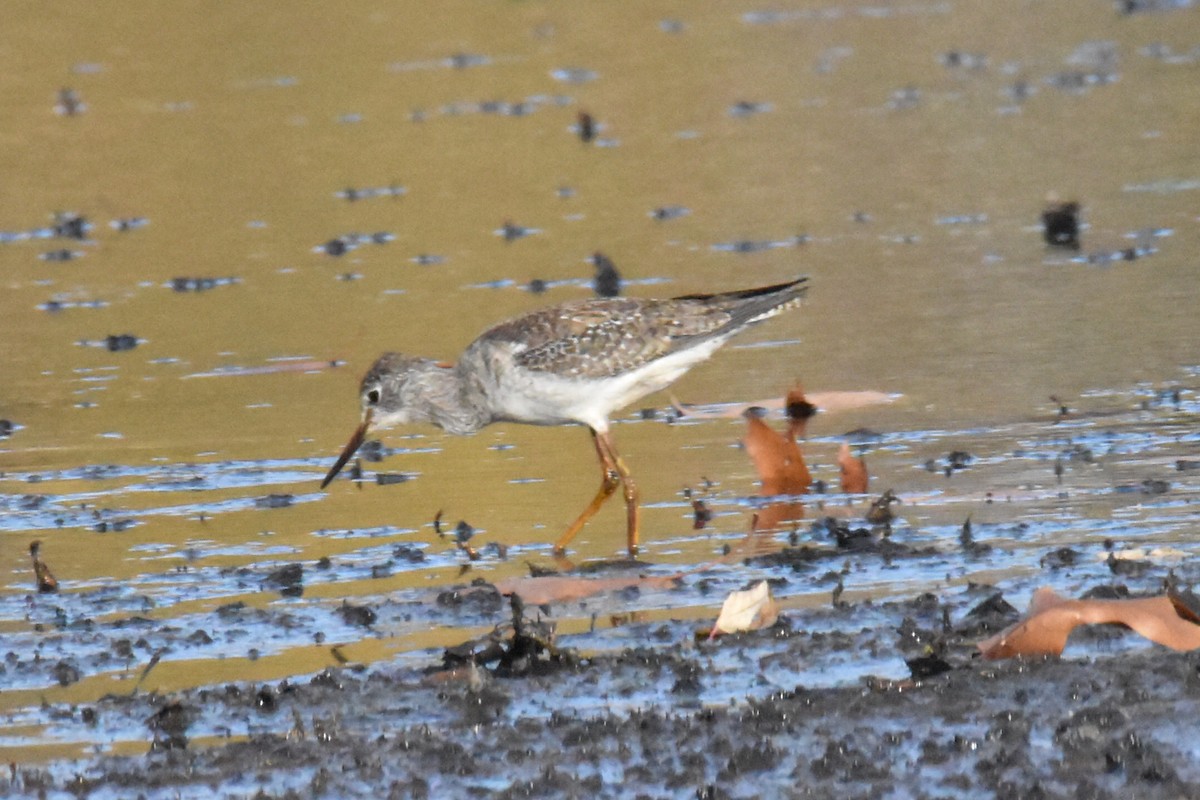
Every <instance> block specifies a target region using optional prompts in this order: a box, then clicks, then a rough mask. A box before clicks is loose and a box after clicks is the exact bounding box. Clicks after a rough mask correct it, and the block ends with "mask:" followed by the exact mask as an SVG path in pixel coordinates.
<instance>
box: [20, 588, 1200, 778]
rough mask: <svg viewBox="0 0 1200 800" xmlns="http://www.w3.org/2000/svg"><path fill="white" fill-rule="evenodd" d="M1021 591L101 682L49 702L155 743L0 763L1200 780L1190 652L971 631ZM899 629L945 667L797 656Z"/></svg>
mask: <svg viewBox="0 0 1200 800" xmlns="http://www.w3.org/2000/svg"><path fill="white" fill-rule="evenodd" d="M1110 588H1111V587H1110ZM526 613H527V614H528V613H529V612H528V611H527V612H526ZM1012 613H1013V612H1012V609H1011V608H1007V609H1006V608H1005V604H1004V603H1003V602H1002V601H1001V600H1000V599H999V597H998V593H995V592H994V591H993V590H992V589H990V588H987V587H973V588H970V589H968V590H965V591H963V592H962V593H960V594H959V595H957V596H954V597H951V598H948V599H945V600H941V601H940V600H939V599H937V598H935V597H933V596H931V595H930V596H923V597H918V598H914V599H912V600H910V601H908V602H897V603H887V604H880V605H873V604H864V605H863V606H841V607H837V608H829V609H824V610H813V611H811V612H808V613H805V614H796V613H789V614H788V615H786V617H785V618H783V619H781V620H780V622H779V623H778V624H777V625H776V626H775V627H773V628H771V629H769V630H765V631H759V632H755V633H751V634H741V635H735V636H729V637H721V638H718V639H717V640H715V641H711V642H709V641H706V640H703V639H697V638H696V637H695V636H694V634H695V628H694V626H692V625H689V624H685V623H664V624H651V625H634V626H630V627H629V628H627V629H625V630H624V631H623V632H624V634H625V635H626V636H627V637H629V638H631V639H637V640H640V641H641V642H642V644H640V645H638V646H631V647H627V648H621V649H619V650H616V651H613V652H608V653H601V654H592V655H585V654H584V653H583V652H581V651H578V650H575V649H573V648H571V647H569V646H567V647H562V648H555V649H552V650H542V651H541V652H538V650H539V648H538V647H537V646H530V642H529V641H528V640H524V641H523V640H521V639H520V638H519V637H517V636H515V635H514V634H513V633H512V631H508V632H506V633H505V634H504V635H503V636H502V637H501V647H500V650H502V651H503V652H504V657H503V658H500V659H498V660H496V661H493V662H492V663H491V664H485V665H484V666H472V665H466V666H462V665H460V666H458V667H455V668H451V669H439V668H435V667H433V666H430V667H429V668H426V669H411V668H396V667H377V668H371V669H356V668H354V667H353V666H352V665H347V666H346V667H343V668H339V669H331V670H326V671H324V672H321V673H320V674H318V675H316V676H313V677H311V678H302V679H293V680H288V681H283V682H279V683H275V684H270V685H244V684H229V685H226V686H214V687H211V688H207V689H201V690H189V691H184V692H179V693H174V694H169V695H164V696H158V695H141V696H135V697H128V696H123V697H113V696H110V697H106V698H104V699H102V700H101V701H99V702H97V703H94V704H89V705H87V706H85V707H76V708H60V709H54V713H55V715H56V716H57V717H59V719H60V722H59V724H60V725H62V726H66V727H71V726H87V727H90V728H92V729H93V733H95V732H98V731H103V730H104V729H106V728H107V729H111V730H114V731H117V730H128V729H131V728H133V729H136V728H139V727H140V728H141V729H142V731H143V733H144V737H145V742H144V745H145V747H146V749H147V754H145V755H138V756H126V757H114V756H107V757H98V758H95V759H93V760H90V761H79V762H75V763H69V764H68V763H60V764H56V765H54V766H51V767H49V768H35V767H30V768H21V769H17V770H16V772H15V774H14V776H13V777H11V778H10V779H9V780H8V781H7V782H5V783H3V784H0V786H3V787H4V788H5V789H6V790H7V791H9V792H12V793H25V794H28V795H39V794H41V795H46V796H70V795H76V796H87V797H130V796H134V795H135V794H136V795H139V796H146V797H176V796H182V797H206V796H217V797H240V796H256V797H312V796H328V797H338V796H361V795H364V794H370V795H372V796H382V797H472V796H497V797H558V796H562V797H584V796H605V797H608V796H612V797H666V796H670V797H757V796H812V797H835V796H836V797H863V798H868V797H871V798H877V797H981V796H998V797H1023V798H1029V797H1113V798H1118V797H1120V798H1128V797H1195V796H1197V795H1198V794H1200V758H1198V753H1197V745H1196V740H1195V737H1194V736H1193V735H1192V734H1193V732H1194V720H1195V719H1196V717H1197V714H1200V655H1197V654H1194V653H1193V654H1186V655H1181V654H1175V653H1169V652H1165V651H1163V650H1161V649H1156V650H1150V649H1148V648H1146V647H1143V646H1142V645H1141V644H1138V643H1136V642H1132V641H1125V639H1126V638H1127V637H1126V636H1125V635H1124V634H1121V633H1118V632H1113V631H1103V632H1093V633H1089V634H1087V635H1085V636H1083V637H1082V639H1083V640H1084V641H1085V642H1088V641H1090V642H1091V644H1092V645H1093V646H1099V647H1100V648H1101V649H1102V650H1106V651H1107V653H1106V654H1103V655H1098V656H1096V657H1094V658H1073V659H1066V660H1040V659H1039V660H1033V661H1024V660H1014V661H1007V662H983V661H980V660H979V659H977V658H975V657H974V656H973V654H972V653H971V650H972V647H971V643H972V642H973V641H974V639H975V637H976V636H977V635H979V634H981V633H984V632H987V631H990V630H994V629H996V627H997V626H999V625H1002V624H1004V622H1006V621H1007V620H1008V619H1009V618H1010V616H1011V615H1012ZM534 616H536V612H535V614H534ZM864 619H870V620H872V621H873V623H875V624H873V625H872V626H871V628H863V627H861V621H862V620H864ZM947 626H948V627H947ZM523 627H524V628H526V629H528V628H531V627H532V628H537V627H538V626H537V625H535V624H532V623H528V622H527V624H526V625H525V626H523ZM521 636H534V635H533V634H530V633H528V632H527V631H526V632H523V633H522V634H521ZM535 638H536V636H535ZM1122 644H1128V645H1130V650H1129V651H1128V652H1124V653H1114V652H1113V651H1114V650H1115V649H1120V647H1121V646H1122ZM897 650H900V651H907V652H908V654H909V655H910V657H911V658H912V659H914V660H913V661H912V662H911V663H910V666H911V668H912V670H913V672H914V674H924V673H932V672H936V673H937V674H932V675H927V676H926V677H921V678H912V677H908V678H901V679H888V678H878V677H864V678H862V679H860V680H858V681H855V682H851V683H849V684H847V685H841V686H833V687H826V688H821V687H819V686H815V685H811V684H806V683H804V682H800V683H797V682H795V681H794V680H792V679H791V677H792V676H794V675H795V672H796V669H795V668H796V667H797V666H798V665H808V666H811V665H814V664H828V663H831V662H832V661H836V660H838V659H839V658H846V657H849V658H855V659H864V660H867V661H870V660H872V659H874V658H877V657H880V656H885V657H886V655H887V654H890V653H894V652H896V651H897ZM930 654H935V655H930ZM447 661H448V662H452V661H454V659H452V658H449V657H447ZM717 698H722V699H720V700H719V701H718V700H717Z"/></svg>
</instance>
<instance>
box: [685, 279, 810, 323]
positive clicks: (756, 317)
mask: <svg viewBox="0 0 1200 800" xmlns="http://www.w3.org/2000/svg"><path fill="white" fill-rule="evenodd" d="M807 291H808V276H807V275H801V276H800V277H799V278H796V279H795V280H792V281H788V282H787V283H777V284H775V285H773V286H760V287H758V288H756V289H742V290H740V291H734V292H721V293H719V294H687V295H683V296H681V297H676V298H674V299H676V300H699V301H701V302H703V303H704V304H705V305H709V306H715V307H717V308H721V309H723V310H725V311H728V312H729V314H730V316H731V317H732V319H731V320H730V323H731V324H730V327H732V328H741V327H744V326H746V325H751V324H753V323H755V322H761V321H762V320H764V319H770V318H771V317H774V316H776V315H777V314H782V313H783V312H784V311H787V310H789V309H792V308H795V307H796V306H798V305H800V300H801V299H802V298H803V297H804V294H805V292H807Z"/></svg>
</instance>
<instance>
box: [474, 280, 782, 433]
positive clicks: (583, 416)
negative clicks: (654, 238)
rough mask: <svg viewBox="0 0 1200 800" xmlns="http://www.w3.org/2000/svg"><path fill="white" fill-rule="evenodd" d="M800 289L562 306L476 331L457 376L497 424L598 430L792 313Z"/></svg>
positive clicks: (599, 300) (594, 301)
mask: <svg viewBox="0 0 1200 800" xmlns="http://www.w3.org/2000/svg"><path fill="white" fill-rule="evenodd" d="M805 281H806V279H805V278H800V279H799V280H796V281H792V282H789V283H785V284H779V285H776V286H769V287H764V288H761V289H751V290H746V291H741V292H728V293H724V294H713V295H687V296H683V297H676V298H671V299H667V300H652V299H639V298H593V299H588V300H579V301H574V302H569V303H563V304H560V305H557V306H552V307H549V308H545V309H541V310H538V311H534V312H531V313H529V314H526V315H524V316H521V317H516V318H514V319H511V320H508V321H507V322H502V323H500V324H499V325H496V326H495V327H493V328H491V329H489V330H487V331H485V332H484V333H483V334H482V335H480V336H479V338H478V339H476V340H475V341H474V342H473V343H472V344H471V345H470V346H469V347H468V348H467V349H466V351H465V352H464V353H463V357H462V360H461V361H460V370H461V373H462V375H463V376H464V380H465V381H466V383H467V384H468V386H469V389H468V391H470V392H471V393H472V394H474V395H475V396H476V397H478V398H487V401H486V402H487V404H488V406H489V407H490V408H491V409H492V412H493V414H494V416H495V418H496V419H509V420H515V421H519V422H532V423H540V424H558V423H562V422H583V423H585V424H588V425H591V426H592V427H594V428H598V429H600V428H603V426H604V424H605V422H604V420H605V418H606V417H607V415H608V414H610V413H611V412H612V411H613V410H615V409H617V408H621V407H623V406H625V405H627V404H629V403H631V402H633V401H634V400H637V399H638V398H640V397H643V396H645V395H647V394H650V393H652V392H655V391H658V390H660V389H662V388H665V387H666V386H668V385H669V384H670V383H672V382H673V381H675V380H677V379H678V378H679V377H680V376H681V375H683V373H685V372H686V371H687V370H688V369H690V368H691V367H692V366H694V365H695V364H697V363H699V362H700V361H703V360H704V359H706V358H708V357H709V356H710V355H712V353H713V352H714V351H716V350H717V348H719V347H720V346H721V345H722V344H724V343H725V342H726V341H727V340H728V339H729V338H730V337H732V336H733V335H734V334H736V333H738V332H739V331H742V330H744V329H745V328H747V327H749V326H751V325H753V324H755V323H757V322H760V321H762V320H764V319H767V318H769V317H771V316H775V315H776V314H779V313H782V311H784V310H785V309H787V308H790V307H792V306H794V305H796V304H797V303H798V302H799V299H800V297H801V296H802V295H803V293H804V290H805V286H804V284H805ZM481 402H482V400H481Z"/></svg>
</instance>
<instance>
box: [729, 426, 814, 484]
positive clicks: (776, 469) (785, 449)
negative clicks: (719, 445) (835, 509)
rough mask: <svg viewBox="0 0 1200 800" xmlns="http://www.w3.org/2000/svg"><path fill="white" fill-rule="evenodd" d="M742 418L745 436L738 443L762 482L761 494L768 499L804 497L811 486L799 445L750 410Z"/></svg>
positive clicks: (789, 436) (788, 435)
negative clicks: (743, 448) (801, 495)
mask: <svg viewBox="0 0 1200 800" xmlns="http://www.w3.org/2000/svg"><path fill="white" fill-rule="evenodd" d="M743 416H745V418H746V437H745V438H744V439H743V440H742V443H743V444H744V446H745V448H746V452H747V453H748V454H749V455H750V460H751V461H753V462H754V469H755V470H756V471H757V472H758V477H759V480H761V481H762V493H763V495H764V496H767V497H772V496H774V495H780V494H804V493H805V492H807V491H808V487H809V484H811V483H812V476H811V475H810V474H809V473H808V467H806V466H805V465H804V455H803V454H802V453H801V452H800V445H798V444H796V440H795V439H793V438H792V437H791V435H790V434H783V433H779V432H778V431H776V430H774V429H773V428H772V427H771V426H770V425H768V424H767V423H765V422H763V421H762V419H761V418H760V417H759V416H758V414H757V413H755V412H754V411H753V410H752V409H748V410H747V411H746V413H745V414H744V415H743Z"/></svg>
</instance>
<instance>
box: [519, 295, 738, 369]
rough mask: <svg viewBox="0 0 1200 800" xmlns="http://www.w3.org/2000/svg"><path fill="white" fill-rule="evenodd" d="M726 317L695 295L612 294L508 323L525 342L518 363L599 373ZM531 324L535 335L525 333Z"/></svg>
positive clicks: (641, 359)
mask: <svg viewBox="0 0 1200 800" xmlns="http://www.w3.org/2000/svg"><path fill="white" fill-rule="evenodd" d="M729 320H730V315H729V313H728V312H726V311H723V310H721V309H719V308H712V307H709V306H707V305H705V304H704V303H701V302H697V301H674V300H635V299H624V300H619V299H614V300H590V301H584V302H581V303H572V304H566V305H562V306H557V307H555V308H551V309H547V310H546V311H543V312H538V313H536V314H533V315H531V316H529V317H524V318H522V319H520V320H516V321H515V323H511V324H515V325H516V326H518V327H519V328H520V329H521V333H522V334H523V335H522V336H521V338H520V341H521V342H522V343H524V344H525V345H527V346H526V348H525V349H524V350H521V351H520V352H518V353H516V356H515V361H516V363H517V365H518V366H520V367H523V368H525V369H530V370H536V371H545V372H555V373H557V374H560V375H564V376H572V377H584V378H604V377H608V376H611V375H619V374H621V373H623V372H628V371H630V370H634V369H636V368H638V367H640V366H642V365H643V364H647V363H649V362H651V361H653V360H654V359H656V358H661V357H663V356H665V355H667V354H668V353H671V352H674V351H675V350H677V349H679V348H680V347H683V346H686V343H687V342H688V341H694V340H695V338H696V337H701V336H705V335H709V334H713V333H715V332H717V331H719V330H720V329H721V328H722V327H723V326H725V325H727V324H728V323H729ZM530 323H532V325H530ZM531 327H532V329H534V330H536V332H537V333H536V335H533V336H531V335H530V331H531ZM514 341H516V339H515V338H514Z"/></svg>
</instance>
